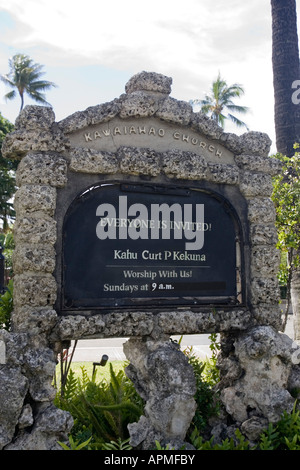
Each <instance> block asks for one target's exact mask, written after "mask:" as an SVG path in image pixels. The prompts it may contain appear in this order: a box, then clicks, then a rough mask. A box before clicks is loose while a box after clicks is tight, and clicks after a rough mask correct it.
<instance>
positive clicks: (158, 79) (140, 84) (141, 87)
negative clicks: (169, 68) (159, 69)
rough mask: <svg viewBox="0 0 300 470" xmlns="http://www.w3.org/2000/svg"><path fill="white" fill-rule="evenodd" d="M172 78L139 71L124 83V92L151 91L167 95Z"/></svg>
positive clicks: (169, 91)
mask: <svg viewBox="0 0 300 470" xmlns="http://www.w3.org/2000/svg"><path fill="white" fill-rule="evenodd" d="M171 85H172V78H171V77H166V76H165V75H162V74H160V73H155V72H145V71H143V72H140V73H138V74H136V75H134V76H133V77H131V78H130V80H129V81H128V82H127V83H126V85H125V91H126V93H128V94H129V93H133V92H135V91H151V92H158V93H163V94H166V95H169V94H170V93H171Z"/></svg>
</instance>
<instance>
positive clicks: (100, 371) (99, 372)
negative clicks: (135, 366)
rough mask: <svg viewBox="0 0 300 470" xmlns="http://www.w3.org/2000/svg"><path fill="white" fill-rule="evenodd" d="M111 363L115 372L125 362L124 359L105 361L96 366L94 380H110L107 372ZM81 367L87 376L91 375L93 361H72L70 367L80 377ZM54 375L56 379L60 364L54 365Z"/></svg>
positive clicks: (121, 367)
mask: <svg viewBox="0 0 300 470" xmlns="http://www.w3.org/2000/svg"><path fill="white" fill-rule="evenodd" d="M110 362H111V363H112V366H113V369H114V371H115V372H116V373H118V372H119V370H121V369H124V367H125V365H126V362H125V361H107V363H106V365H105V366H103V367H102V366H96V380H97V382H100V381H102V380H110V373H109V363H110ZM82 368H84V369H85V370H86V372H87V374H88V376H89V377H92V374H93V363H92V362H72V364H71V369H72V370H73V372H74V374H75V375H76V376H78V377H79V378H80V377H81V374H82ZM56 375H57V380H59V377H60V364H57V366H56Z"/></svg>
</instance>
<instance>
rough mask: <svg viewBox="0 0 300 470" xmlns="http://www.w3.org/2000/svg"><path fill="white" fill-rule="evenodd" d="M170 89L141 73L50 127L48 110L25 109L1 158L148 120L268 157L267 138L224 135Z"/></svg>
mask: <svg viewBox="0 0 300 470" xmlns="http://www.w3.org/2000/svg"><path fill="white" fill-rule="evenodd" d="M171 84H172V78H170V77H167V76H165V75H162V74H159V73H156V72H145V71H143V72H141V73H138V74H136V75H134V76H133V77H132V78H130V79H129V81H128V82H127V84H126V85H125V91H126V93H123V94H122V95H121V96H120V97H119V98H115V99H114V100H112V101H110V102H106V103H101V104H97V105H95V106H90V107H88V108H87V109H85V110H84V111H76V112H75V113H73V114H71V115H69V116H68V117H66V118H64V119H62V120H61V121H59V122H55V115H54V112H53V110H52V108H49V107H45V106H32V105H29V106H25V108H24V109H23V110H22V112H21V113H20V115H19V116H18V118H17V120H16V127H15V131H14V132H12V133H11V134H8V135H7V136H6V138H5V140H4V142H3V145H2V154H3V156H4V157H8V158H17V159H20V158H23V156H24V155H26V153H28V152H29V151H55V152H63V151H64V150H66V149H67V148H70V140H69V139H70V136H71V135H72V134H74V133H76V132H78V131H80V130H84V129H85V128H88V126H95V125H99V124H102V123H106V122H108V121H111V120H113V119H114V118H119V119H125V120H126V119H127V118H137V119H138V118H151V117H153V118H157V119H159V120H161V121H165V122H168V123H170V124H176V125H179V126H182V127H183V128H184V129H185V130H188V128H190V129H191V130H193V131H194V132H196V133H199V134H200V135H203V136H206V137H207V138H208V139H210V140H212V141H214V142H219V143H220V144H221V145H223V146H224V147H226V148H227V149H228V150H229V151H231V152H232V153H233V154H234V155H242V154H244V155H249V156H250V155H252V156H260V157H267V156H268V154H269V151H270V147H271V140H270V138H269V136H268V135H267V134H265V133H263V132H255V131H250V132H246V133H244V134H242V135H240V136H238V135H236V134H233V133H226V132H224V130H223V128H222V127H220V126H219V125H218V124H217V123H216V122H215V121H214V120H212V119H211V118H209V117H208V116H206V115H205V114H203V113H202V112H201V111H200V112H194V110H193V108H192V106H191V105H190V104H189V103H188V102H186V101H180V100H177V99H175V98H172V97H171V96H169V94H170V92H171ZM278 163H279V162H278ZM240 164H241V165H242V162H240ZM273 166H274V165H273Z"/></svg>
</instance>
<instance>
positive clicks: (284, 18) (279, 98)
mask: <svg viewBox="0 0 300 470" xmlns="http://www.w3.org/2000/svg"><path fill="white" fill-rule="evenodd" d="M271 7H272V65H273V85H274V100H275V131H276V147H277V151H278V152H280V153H282V154H283V155H287V156H289V157H291V156H292V155H294V150H293V145H294V144H295V143H296V142H300V105H299V104H296V103H293V101H295V100H293V101H292V94H293V92H294V91H295V90H294V89H293V88H292V84H293V83H294V82H295V80H299V79H300V66H299V46H298V34H297V14H296V0H271Z"/></svg>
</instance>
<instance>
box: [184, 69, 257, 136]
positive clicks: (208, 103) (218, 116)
mask: <svg viewBox="0 0 300 470" xmlns="http://www.w3.org/2000/svg"><path fill="white" fill-rule="evenodd" d="M244 93H245V92H244V89H243V88H242V86H241V85H239V84H237V83H234V84H233V85H230V86H228V85H227V83H226V81H225V80H223V79H222V78H221V76H220V73H219V74H218V78H217V80H216V81H214V82H213V84H212V87H211V92H210V94H209V95H205V98H204V99H203V100H191V104H192V105H200V106H201V111H202V112H203V113H204V114H207V115H209V116H210V117H211V119H214V120H215V121H216V122H217V124H219V125H220V126H221V127H224V125H225V120H226V119H229V120H230V121H232V122H233V123H234V124H235V125H236V126H238V127H246V128H247V125H246V124H245V123H244V122H243V121H241V120H240V119H238V118H237V117H236V116H235V115H234V114H232V113H242V114H245V113H247V112H248V111H249V109H248V108H247V107H246V106H238V105H236V104H234V102H233V99H234V98H240V97H241V96H242V95H243V94H244ZM226 112H227V114H226V115H225V113H226ZM247 129H248V128H247Z"/></svg>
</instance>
